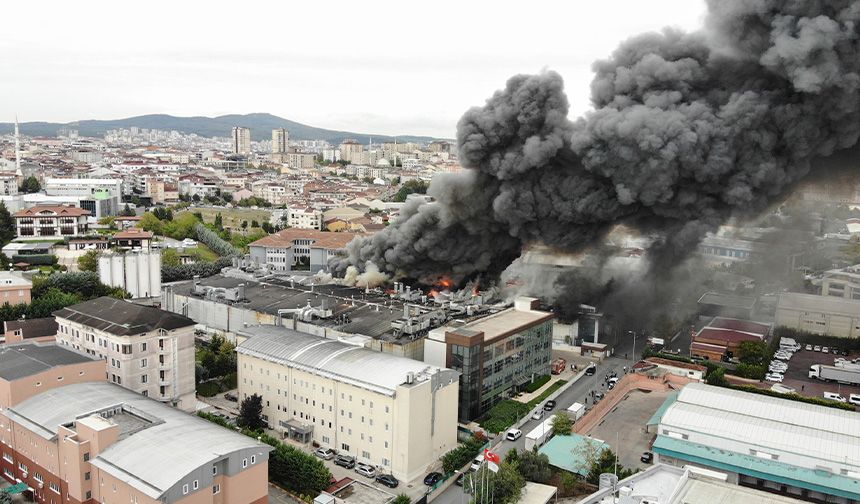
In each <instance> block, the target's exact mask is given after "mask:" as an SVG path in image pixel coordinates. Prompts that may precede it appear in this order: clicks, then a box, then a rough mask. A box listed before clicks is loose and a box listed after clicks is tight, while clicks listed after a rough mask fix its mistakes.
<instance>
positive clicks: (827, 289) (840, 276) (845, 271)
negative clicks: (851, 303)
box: [821, 264, 860, 300]
mask: <svg viewBox="0 0 860 504" xmlns="http://www.w3.org/2000/svg"><path fill="white" fill-rule="evenodd" d="M821 295H822V296H833V297H841V298H845V299H856V300H860V264H855V265H854V266H850V267H848V268H842V269H834V270H830V271H826V272H825V273H824V276H823V277H822V278H821Z"/></svg>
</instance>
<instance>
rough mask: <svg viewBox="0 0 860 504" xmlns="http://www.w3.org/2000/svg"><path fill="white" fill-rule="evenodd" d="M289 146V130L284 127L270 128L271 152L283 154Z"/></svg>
mask: <svg viewBox="0 0 860 504" xmlns="http://www.w3.org/2000/svg"><path fill="white" fill-rule="evenodd" d="M289 148H290V132H289V131H287V130H285V129H284V128H277V129H273V130H272V154H283V153H285V152H287V149H289Z"/></svg>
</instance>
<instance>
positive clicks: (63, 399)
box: [0, 363, 271, 504]
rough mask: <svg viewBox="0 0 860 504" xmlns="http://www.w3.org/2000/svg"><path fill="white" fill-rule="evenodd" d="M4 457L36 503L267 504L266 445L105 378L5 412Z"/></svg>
mask: <svg viewBox="0 0 860 504" xmlns="http://www.w3.org/2000/svg"><path fill="white" fill-rule="evenodd" d="M100 364H102V365H103V363H100ZM2 374H3V371H0V375H2ZM0 451H2V458H0V470H2V474H3V477H4V478H5V479H6V480H7V481H9V482H18V481H20V482H23V483H24V484H26V485H27V486H28V487H30V488H32V489H33V493H34V495H35V497H36V501H37V502H39V503H50V504H60V503H64V504H65V503H69V504H84V503H85V504H95V503H104V504H118V503H123V504H124V503H133V504H165V503H176V504H263V503H266V502H268V455H269V452H270V451H271V448H270V447H269V446H268V445H266V444H262V443H259V442H258V441H256V440H254V439H251V438H249V437H247V436H243V435H241V434H238V433H236V432H232V431H231V430H229V429H225V428H223V427H220V426H218V425H215V424H212V423H210V422H208V421H206V420H203V419H201V418H197V417H196V416H192V415H188V414H186V413H183V412H181V411H178V410H176V409H174V408H170V407H168V406H165V405H164V404H161V403H159V402H157V401H154V400H152V399H149V398H147V397H144V396H141V395H139V394H135V393H133V392H131V391H129V390H126V389H124V388H122V387H119V386H117V385H114V384H111V383H106V382H104V381H83V382H80V383H73V384H64V385H62V386H60V387H55V388H53V389H51V390H44V391H39V392H37V393H35V394H33V395H32V396H30V397H28V398H26V399H24V400H21V401H18V402H16V403H15V404H12V405H11V406H10V407H7V408H5V409H3V410H2V411H0Z"/></svg>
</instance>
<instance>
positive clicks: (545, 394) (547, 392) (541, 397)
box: [528, 380, 567, 409]
mask: <svg viewBox="0 0 860 504" xmlns="http://www.w3.org/2000/svg"><path fill="white" fill-rule="evenodd" d="M565 383H567V381H566V380H558V381H557V382H555V383H553V384H552V385H550V386H549V387H547V389H546V390H544V391H543V393H542V394H541V395H539V396H537V397H535V398H534V399H532V400H531V401H529V402H528V407H529V409H532V408H534V407H535V406H537V405H538V404H540V403H542V402H543V400H544V399H546V398H547V397H549V396H551V395H552V394H553V393H554V392H555V391H556V390H558V389H560V388H561V386H562V385H564V384H565Z"/></svg>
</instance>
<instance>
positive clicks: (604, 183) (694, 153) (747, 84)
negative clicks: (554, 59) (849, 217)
mask: <svg viewBox="0 0 860 504" xmlns="http://www.w3.org/2000/svg"><path fill="white" fill-rule="evenodd" d="M708 8H709V13H708V16H707V19H706V26H705V29H704V30H703V31H701V32H697V33H682V32H679V31H677V30H671V29H667V30H665V31H663V32H662V33H649V34H645V35H640V36H637V37H634V38H632V39H630V40H628V41H626V42H625V43H623V44H622V45H621V46H620V47H619V48H618V49H617V50H616V51H615V53H614V54H613V55H612V56H611V57H610V58H609V59H607V60H605V61H599V62H597V63H595V65H594V70H595V72H596V76H595V79H594V82H593V83H592V102H593V105H594V110H593V111H592V112H590V113H588V114H587V115H586V116H585V117H584V118H581V119H578V120H577V121H575V122H571V121H570V120H568V117H567V116H568V100H567V97H566V96H565V94H564V91H563V84H562V79H561V77H560V76H559V75H558V74H556V73H554V72H544V73H542V74H540V75H519V76H516V77H513V78H511V79H510V80H509V81H508V83H507V85H506V87H505V89H503V90H501V91H498V92H496V93H495V94H494V95H493V96H492V97H491V98H490V99H489V100H488V101H487V103H486V104H485V105H484V106H483V107H480V108H474V109H471V110H469V111H468V112H466V114H465V115H464V116H463V118H462V119H461V120H460V122H459V124H458V131H457V139H458V143H459V148H460V160H461V162H462V164H463V166H464V167H466V168H468V169H467V170H465V171H464V172H461V173H458V174H452V175H447V176H444V177H437V178H434V180H433V183H432V184H431V186H430V190H429V191H428V194H430V195H431V196H433V197H434V198H435V200H436V201H435V202H433V203H418V202H410V203H409V204H408V205H407V206H406V207H405V208H404V209H403V210H402V212H401V216H400V218H399V220H398V221H397V222H395V223H394V224H393V225H391V226H389V227H388V228H386V229H385V230H384V231H382V232H380V233H377V234H375V235H373V236H371V237H369V238H365V239H357V240H354V241H353V242H352V243H350V244H349V246H348V252H349V254H348V257H346V258H343V259H341V260H338V261H336V262H335V263H334V264H333V266H334V267H335V269H336V270H339V271H343V270H344V269H345V268H346V266H347V265H349V264H353V265H356V266H358V267H360V268H362V267H364V265H365V263H366V262H367V261H372V262H373V263H374V264H376V265H377V266H379V268H380V269H381V270H382V271H385V272H388V273H390V274H394V275H400V276H403V277H407V278H413V279H417V280H422V281H429V280H432V279H433V278H435V277H437V276H439V275H450V276H451V277H452V278H453V279H454V280H456V281H462V280H463V279H465V278H468V277H470V276H474V275H477V274H482V273H487V274H490V275H493V274H497V273H498V272H499V271H501V270H502V269H503V268H505V267H506V266H507V265H508V264H510V262H511V261H512V260H513V259H515V258H516V257H517V256H518V255H519V253H520V251H521V249H522V247H523V245H524V244H527V243H531V242H542V243H544V244H547V245H549V246H552V247H556V248H559V249H563V250H567V251H579V250H582V249H584V248H587V247H589V246H591V245H592V244H595V243H597V242H599V241H600V239H601V238H602V237H603V236H605V234H606V233H607V232H608V231H609V230H610V229H611V228H613V227H614V226H615V225H617V224H619V223H623V224H626V225H628V226H630V227H632V228H635V229H638V230H639V231H641V232H643V233H648V234H652V233H659V235H660V236H662V238H661V239H659V240H658V241H657V242H656V243H655V244H654V245H653V246H652V247H651V249H650V250H649V251H648V256H649V260H650V264H651V267H652V270H654V271H660V270H663V269H668V268H671V267H672V266H675V265H676V264H678V263H679V262H680V261H681V260H682V259H684V258H685V257H687V256H688V255H689V254H690V253H691V252H692V251H693V250H695V247H696V245H697V244H698V242H699V241H700V239H701V238H702V237H703V235H704V234H705V233H706V232H708V231H710V230H713V229H715V228H716V227H717V226H719V225H720V224H721V223H723V222H725V221H726V220H727V219H728V218H730V217H733V216H734V217H745V216H751V215H755V214H757V213H759V212H761V211H762V210H763V209H765V208H766V207H767V206H768V205H769V204H771V203H773V202H774V201H775V200H778V199H779V198H782V197H784V193H786V191H787V190H788V189H789V188H791V187H792V186H793V185H794V184H795V183H796V182H798V181H799V180H801V179H803V178H804V177H805V176H806V175H807V174H809V173H810V171H811V163H810V161H811V160H812V159H814V158H817V157H821V156H828V155H830V154H831V153H833V152H835V151H837V150H839V149H843V148H846V147H850V146H852V145H854V144H855V143H856V142H857V138H858V134H860V115H858V112H860V102H858V96H860V95H858V85H860V72H858V67H860V54H858V42H860V37H858V21H860V2H858V1H822V0H818V1H816V0H806V1H777V0H773V1H767V0H759V1H754V0H710V1H709V2H708Z"/></svg>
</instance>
